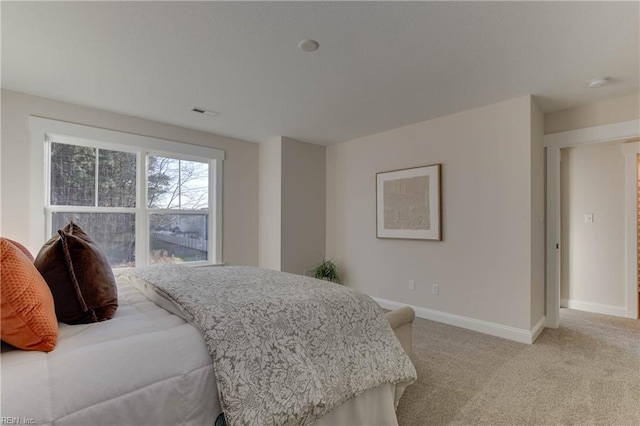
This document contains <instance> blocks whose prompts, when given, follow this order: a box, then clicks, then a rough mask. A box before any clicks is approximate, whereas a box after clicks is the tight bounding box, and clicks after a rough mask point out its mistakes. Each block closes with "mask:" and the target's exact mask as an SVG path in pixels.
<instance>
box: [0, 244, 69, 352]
mask: <svg viewBox="0 0 640 426" xmlns="http://www.w3.org/2000/svg"><path fill="white" fill-rule="evenodd" d="M0 262H1V263H0V300H1V306H0V316H1V318H0V334H1V335H2V340H3V341H4V342H7V343H9V344H10V345H13V346H15V347H16V348H19V349H26V350H30V351H44V352H49V351H52V350H53V348H54V347H55V346H56V343H57V341H58V321H57V319H56V314H55V306H54V304H53V296H52V295H51V290H49V287H48V286H47V283H46V282H45V281H44V278H42V275H40V273H39V272H38V270H37V269H36V267H35V266H34V265H33V263H31V261H30V260H29V258H27V256H26V255H25V254H24V253H23V252H22V251H21V250H20V249H19V248H18V247H16V246H15V245H13V244H12V243H10V242H9V240H7V239H5V238H0Z"/></svg>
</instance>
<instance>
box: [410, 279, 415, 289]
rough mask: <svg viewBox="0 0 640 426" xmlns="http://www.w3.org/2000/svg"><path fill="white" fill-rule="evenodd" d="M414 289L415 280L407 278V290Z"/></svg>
mask: <svg viewBox="0 0 640 426" xmlns="http://www.w3.org/2000/svg"><path fill="white" fill-rule="evenodd" d="M415 289H416V282H415V281H414V280H409V290H411V291H414V290H415Z"/></svg>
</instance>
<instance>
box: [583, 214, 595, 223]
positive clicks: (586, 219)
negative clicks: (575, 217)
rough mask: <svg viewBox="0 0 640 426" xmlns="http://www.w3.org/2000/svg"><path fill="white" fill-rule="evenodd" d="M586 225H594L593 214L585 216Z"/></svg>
mask: <svg viewBox="0 0 640 426" xmlns="http://www.w3.org/2000/svg"><path fill="white" fill-rule="evenodd" d="M584 223H593V213H585V214H584Z"/></svg>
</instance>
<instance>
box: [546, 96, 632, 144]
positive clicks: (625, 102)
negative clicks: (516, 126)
mask: <svg viewBox="0 0 640 426" xmlns="http://www.w3.org/2000/svg"><path fill="white" fill-rule="evenodd" d="M603 89H604V90H606V87H604V88H603ZM638 117H640V93H636V94H632V95H627V96H621V97H618V98H613V99H607V100H604V101H600V102H593V103H590V104H587V105H582V106H579V107H575V108H569V109H565V110H562V111H556V112H552V113H548V114H545V116H544V133H545V134H548V133H557V132H564V131H568V130H576V129H583V128H585V127H594V126H602V125H604V124H613V123H620V122H623V121H629V120H637V119H638Z"/></svg>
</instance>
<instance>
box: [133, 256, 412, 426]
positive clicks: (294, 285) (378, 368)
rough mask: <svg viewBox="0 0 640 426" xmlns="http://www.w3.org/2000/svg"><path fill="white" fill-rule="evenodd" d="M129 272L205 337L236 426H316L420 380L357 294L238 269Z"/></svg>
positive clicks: (378, 315) (373, 307) (379, 316)
mask: <svg viewBox="0 0 640 426" xmlns="http://www.w3.org/2000/svg"><path fill="white" fill-rule="evenodd" d="M127 274H128V275H133V276H134V277H137V278H139V279H142V280H144V281H146V282H148V283H149V284H151V285H152V286H153V287H155V290H156V291H157V292H158V293H159V294H161V295H162V296H164V297H165V298H167V299H169V300H171V301H172V302H173V303H175V304H176V305H177V306H178V307H179V309H180V310H181V311H183V312H184V313H185V315H186V317H187V318H188V319H189V320H190V322H191V323H192V324H194V325H195V326H196V327H197V328H198V329H199V330H200V331H201V332H202V334H203V336H204V339H205V341H206V343H207V346H208V348H209V351H210V353H211V356H212V358H213V366H214V369H215V375H216V380H217V385H218V392H219V393H220V395H219V396H220V402H221V404H222V407H223V410H224V413H225V417H226V420H227V424H228V425H229V426H236V425H308V424H310V423H312V422H313V421H314V420H316V419H317V418H318V417H320V416H322V415H323V414H325V413H327V412H328V411H330V410H331V409H333V408H335V407H336V406H338V405H340V404H342V403H343V402H345V401H347V400H349V399H351V398H353V397H355V396H357V395H359V394H360V393H362V392H364V391H366V390H367V389H371V388H374V387H377V386H380V385H382V384H386V383H410V382H412V381H414V380H415V379H416V370H415V368H414V366H413V364H412V363H411V361H410V359H409V357H408V356H407V355H406V354H405V352H404V351H403V349H402V347H401V346H400V343H399V342H398V340H397V339H396V338H395V336H394V334H393V332H392V330H391V327H390V326H389V323H388V322H387V321H386V319H385V318H384V314H383V312H382V310H381V309H380V307H378V305H377V304H376V303H375V302H374V301H373V300H372V299H371V298H370V297H368V296H366V295H364V294H362V293H359V292H357V291H355V290H353V289H350V288H348V287H344V286H341V285H337V284H332V283H329V282H326V281H319V280H316V279H313V278H308V277H303V276H299V275H293V274H288V273H284V272H276V271H272V270H268V269H260V268H251V267H236V266H213V267H205V268H189V267H186V266H180V265H160V266H150V267H145V268H135V269H131V270H129V271H127V272H126V273H125V275H127Z"/></svg>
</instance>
